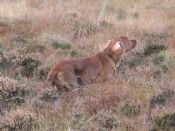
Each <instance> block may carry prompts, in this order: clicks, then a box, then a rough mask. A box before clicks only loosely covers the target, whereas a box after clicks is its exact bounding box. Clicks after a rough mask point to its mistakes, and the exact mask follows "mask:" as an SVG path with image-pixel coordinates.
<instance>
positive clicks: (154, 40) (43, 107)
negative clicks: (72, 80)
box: [0, 0, 175, 131]
mask: <svg viewBox="0 0 175 131" xmlns="http://www.w3.org/2000/svg"><path fill="white" fill-rule="evenodd" d="M103 6H104V1H102V0H72V1H70V0H48V1H47V0H1V1H0V130H4V131H6V130H9V131H12V130H21V131H26V130H29V131H172V130H175V106H174V105H175V1H174V0H152V1H151V0H147V1H145V0H107V3H106V8H104V10H103V9H102V7H103ZM100 14H101V15H100ZM99 16H100V17H99ZM120 36H127V37H129V38H132V39H136V40H137V41H138V44H137V47H136V48H135V49H134V50H133V51H132V52H129V53H128V54H126V55H125V56H124V58H123V60H122V62H121V63H120V66H119V67H118V68H117V74H116V76H115V77H114V78H113V79H111V80H109V81H108V82H106V83H99V84H90V85H86V86H85V87H84V88H81V89H79V90H75V91H72V92H67V93H62V94H60V92H58V91H57V90H56V89H55V88H54V87H52V88H51V87H48V89H45V88H43V82H44V80H45V79H46V77H47V73H48V72H49V70H50V68H51V67H52V66H53V65H54V64H55V63H57V61H58V60H59V59H61V58H63V57H64V58H70V57H83V56H89V55H92V54H95V53H97V52H98V51H100V50H102V49H103V47H104V46H105V44H106V42H107V41H108V40H109V39H113V38H116V37H120Z"/></svg>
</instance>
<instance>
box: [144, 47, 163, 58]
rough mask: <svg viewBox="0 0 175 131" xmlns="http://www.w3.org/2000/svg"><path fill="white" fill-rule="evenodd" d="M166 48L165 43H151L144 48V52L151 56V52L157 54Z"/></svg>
mask: <svg viewBox="0 0 175 131" xmlns="http://www.w3.org/2000/svg"><path fill="white" fill-rule="evenodd" d="M164 49H165V45H161V44H149V45H147V46H146V47H145V49H144V54H145V55H146V56H150V55H151V54H156V53H159V52H161V51H162V50H164Z"/></svg>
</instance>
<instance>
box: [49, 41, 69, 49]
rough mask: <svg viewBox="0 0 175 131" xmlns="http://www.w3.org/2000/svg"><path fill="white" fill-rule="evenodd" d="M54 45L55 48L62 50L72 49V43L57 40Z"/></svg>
mask: <svg viewBox="0 0 175 131" xmlns="http://www.w3.org/2000/svg"><path fill="white" fill-rule="evenodd" d="M52 47H53V48H54V49H62V50H65V49H70V48H71V45H70V44H69V43H60V42H57V41H54V42H53V43H52Z"/></svg>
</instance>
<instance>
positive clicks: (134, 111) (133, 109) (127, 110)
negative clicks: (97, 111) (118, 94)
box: [121, 103, 141, 116]
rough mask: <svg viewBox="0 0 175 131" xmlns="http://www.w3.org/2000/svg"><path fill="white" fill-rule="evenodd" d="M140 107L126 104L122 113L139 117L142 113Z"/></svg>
mask: <svg viewBox="0 0 175 131" xmlns="http://www.w3.org/2000/svg"><path fill="white" fill-rule="evenodd" d="M140 108H141V107H140V105H132V104H129V103H127V104H125V105H124V107H122V109H121V112H122V113H123V114H124V115H126V116H137V115H139V114H140V113H141V109H140Z"/></svg>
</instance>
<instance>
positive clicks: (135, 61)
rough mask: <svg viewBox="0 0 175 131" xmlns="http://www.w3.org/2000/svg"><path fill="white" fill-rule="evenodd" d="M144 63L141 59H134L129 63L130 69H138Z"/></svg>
mask: <svg viewBox="0 0 175 131" xmlns="http://www.w3.org/2000/svg"><path fill="white" fill-rule="evenodd" d="M142 63H143V59H142V58H139V57H134V58H132V59H130V60H128V61H127V64H128V65H129V67H130V68H133V67H137V66H139V65H141V64H142Z"/></svg>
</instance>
